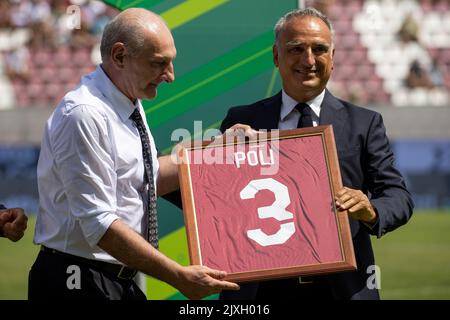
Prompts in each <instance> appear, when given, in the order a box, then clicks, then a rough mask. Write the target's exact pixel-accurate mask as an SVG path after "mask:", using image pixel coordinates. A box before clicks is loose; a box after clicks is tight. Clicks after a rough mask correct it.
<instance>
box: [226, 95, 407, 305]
mask: <svg viewBox="0 0 450 320" xmlns="http://www.w3.org/2000/svg"><path fill="white" fill-rule="evenodd" d="M280 109H281V92H279V93H278V94H277V95H275V96H273V97H270V98H267V99H264V100H261V101H258V102H256V103H254V104H251V105H247V106H238V107H233V108H231V109H230V110H229V111H228V114H227V116H226V118H225V119H224V120H223V122H222V125H221V131H222V132H223V131H224V130H226V129H227V128H229V127H231V126H233V125H234V124H236V123H242V124H247V125H250V126H251V127H252V128H254V129H277V128H278V122H279V118H280ZM325 124H331V125H333V130H334V136H335V140H336V147H337V152H338V158H339V164H340V169H341V175H342V180H343V181H342V182H343V184H344V186H346V187H349V188H353V189H359V190H362V191H363V192H364V193H366V194H368V195H369V197H370V201H371V203H372V205H373V206H374V207H375V208H376V210H377V212H378V216H379V220H378V222H377V224H376V225H375V226H374V228H372V229H370V228H368V227H367V226H366V225H364V224H363V223H361V222H359V221H357V220H353V219H350V228H351V232H352V237H353V245H354V250H355V256H356V261H357V266H358V270H357V271H355V272H346V273H337V274H332V275H327V276H325V277H324V279H325V281H326V282H327V283H328V285H329V286H330V289H331V292H332V295H333V298H335V299H378V298H379V294H378V290H376V289H375V290H374V289H369V288H368V287H367V285H366V282H367V279H368V277H369V276H370V275H372V274H373V273H372V272H368V271H367V270H368V269H367V268H368V267H369V266H371V265H374V264H375V262H374V256H373V250H372V245H371V242H370V237H369V235H370V234H372V235H376V236H377V237H381V236H382V235H384V234H386V233H387V232H389V231H392V230H394V229H396V228H397V227H399V226H401V225H403V224H405V223H406V222H407V221H408V219H409V218H410V217H411V214H412V209H413V202H412V200H411V197H410V194H409V192H408V191H407V190H406V187H405V184H404V181H403V178H402V176H401V175H400V173H399V172H398V170H397V169H396V168H395V167H394V156H393V153H392V151H391V148H390V146H389V141H388V139H387V137H386V130H385V127H384V125H383V120H382V117H381V115H380V114H379V113H377V112H374V111H370V110H367V109H363V108H361V107H358V106H355V105H352V104H351V103H348V102H345V101H342V100H339V99H337V98H336V97H334V96H333V95H332V94H331V93H330V92H329V91H328V90H327V91H326V93H325V97H324V100H323V102H322V105H321V111H320V125H325ZM241 288H242V290H240V291H233V292H224V293H223V294H222V295H221V298H223V299H253V298H255V297H256V292H257V290H258V283H253V284H246V285H241ZM280 298H281V299H282V298H283V297H282V296H281V297H280Z"/></svg>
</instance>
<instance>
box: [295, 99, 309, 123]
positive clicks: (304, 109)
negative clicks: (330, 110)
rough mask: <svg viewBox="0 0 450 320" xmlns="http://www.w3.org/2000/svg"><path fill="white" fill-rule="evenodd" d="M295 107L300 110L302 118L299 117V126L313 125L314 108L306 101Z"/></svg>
mask: <svg viewBox="0 0 450 320" xmlns="http://www.w3.org/2000/svg"><path fill="white" fill-rule="evenodd" d="M295 109H297V110H298V112H300V118H299V119H298V123H297V128H306V127H312V126H313V122H312V109H311V107H310V106H309V105H308V104H306V103H303V102H301V103H299V104H297V105H296V106H295Z"/></svg>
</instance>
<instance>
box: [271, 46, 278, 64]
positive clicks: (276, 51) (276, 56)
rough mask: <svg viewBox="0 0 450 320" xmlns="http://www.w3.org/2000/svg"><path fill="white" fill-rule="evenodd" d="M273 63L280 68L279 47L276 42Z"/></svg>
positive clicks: (273, 48)
mask: <svg viewBox="0 0 450 320" xmlns="http://www.w3.org/2000/svg"><path fill="white" fill-rule="evenodd" d="M272 54H273V64H274V65H275V66H276V67H277V68H278V47H277V45H276V44H274V45H273V46H272Z"/></svg>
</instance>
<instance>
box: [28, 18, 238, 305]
mask: <svg viewBox="0 0 450 320" xmlns="http://www.w3.org/2000/svg"><path fill="white" fill-rule="evenodd" d="M101 54H102V61H103V63H102V64H101V65H100V66H98V67H97V69H96V70H95V71H94V72H93V73H91V74H89V75H86V76H84V77H83V78H82V79H81V83H80V85H79V86H78V87H76V88H75V89H74V90H72V91H70V92H69V93H67V94H66V95H65V97H64V98H63V99H62V101H61V102H60V104H59V105H58V107H57V108H56V110H55V111H54V112H53V114H52V115H51V116H50V118H49V120H48V122H47V125H46V128H45V133H44V137H43V140H42V147H41V153H40V158H39V163H38V185H39V197H40V209H39V213H38V217H37V223H36V230H35V237H34V241H35V243H36V244H40V245H41V248H42V249H41V251H40V253H39V255H38V257H37V259H36V262H35V263H34V265H33V267H32V269H31V271H30V275H29V298H30V299H43V298H58V299H145V295H144V294H143V293H142V291H141V290H140V289H139V288H138V286H137V285H136V284H135V282H134V281H133V277H134V275H135V272H136V271H141V272H143V273H145V274H148V275H151V276H153V277H156V278H158V279H160V280H162V281H165V282H167V283H169V284H171V285H172V286H174V287H176V288H177V289H178V290H180V291H181V293H183V294H184V295H186V296H187V297H189V298H201V297H204V296H207V295H210V294H214V293H217V292H220V291H221V290H223V289H232V290H236V289H238V288H239V287H238V285H236V284H234V283H230V282H227V281H223V280H222V279H223V278H224V276H225V275H226V274H225V272H222V271H218V270H212V269H209V268H207V267H205V266H189V267H184V266H181V265H179V264H178V263H176V262H175V261H173V260H171V259H169V258H167V257H166V256H164V255H163V254H161V253H160V252H159V251H158V250H157V249H155V248H154V247H153V246H152V245H151V244H150V243H149V242H147V241H146V240H145V239H144V237H145V236H142V235H145V233H146V228H147V223H146V221H147V218H148V217H147V211H146V210H147V208H148V207H147V205H148V201H151V200H150V199H149V196H148V194H149V193H148V189H147V188H153V189H152V190H155V189H156V193H157V195H163V194H166V193H168V192H170V191H173V190H175V189H176V188H178V176H177V167H176V165H175V164H174V163H173V162H171V161H170V157H169V156H165V157H159V158H157V156H156V154H157V151H156V148H155V143H154V141H153V137H152V135H151V132H150V130H149V129H148V125H147V123H146V117H145V113H144V111H143V108H142V105H141V102H140V99H153V98H154V97H155V96H156V91H157V86H158V85H159V84H160V83H161V82H163V81H165V82H172V81H173V80H174V71H173V64H172V61H173V59H174V58H175V56H176V49H175V45H174V40H173V38H172V35H171V33H170V30H169V29H168V28H167V26H166V24H165V23H164V21H163V20H162V19H161V18H160V17H159V16H157V15H156V14H154V13H152V12H150V11H147V10H145V9H128V10H126V11H123V12H122V13H120V14H119V15H118V16H117V17H116V18H115V19H113V20H112V21H111V22H110V24H109V25H108V26H107V27H106V28H105V31H104V34H103V38H102V43H101ZM136 110H137V111H136ZM136 113H137V114H138V117H139V114H140V117H141V118H142V120H143V122H144V123H145V129H144V130H146V133H147V135H148V137H146V138H147V139H149V141H150V150H148V151H151V152H150V156H151V160H152V161H151V163H152V169H153V177H150V179H148V178H147V179H145V178H144V177H147V173H148V172H149V171H146V170H145V169H144V161H145V159H144V157H145V156H144V155H143V145H144V144H145V143H141V139H142V135H141V136H140V133H139V132H138V128H137V127H136V126H135V125H134V122H133V120H131V119H130V116H132V114H134V116H136ZM133 119H134V118H133ZM143 141H144V140H143ZM147 141H148V140H147ZM147 147H148V146H147ZM147 149H148V148H147ZM150 156H149V157H150ZM150 167H151V166H150ZM152 182H154V183H152Z"/></svg>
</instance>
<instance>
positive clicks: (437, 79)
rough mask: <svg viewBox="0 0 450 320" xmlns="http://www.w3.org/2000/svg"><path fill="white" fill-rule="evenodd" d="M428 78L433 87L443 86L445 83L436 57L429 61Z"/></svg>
mask: <svg viewBox="0 0 450 320" xmlns="http://www.w3.org/2000/svg"><path fill="white" fill-rule="evenodd" d="M430 80H431V82H432V84H433V86H435V87H443V86H444V85H445V81H444V75H443V73H442V71H441V69H440V66H439V62H438V60H437V59H436V58H434V59H433V61H432V62H431V70H430Z"/></svg>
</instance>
